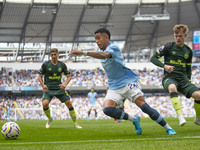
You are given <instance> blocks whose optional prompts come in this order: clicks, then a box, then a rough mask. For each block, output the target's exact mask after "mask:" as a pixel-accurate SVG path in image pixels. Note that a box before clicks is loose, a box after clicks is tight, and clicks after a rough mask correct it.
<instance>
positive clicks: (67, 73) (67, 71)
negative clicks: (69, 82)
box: [62, 63, 70, 77]
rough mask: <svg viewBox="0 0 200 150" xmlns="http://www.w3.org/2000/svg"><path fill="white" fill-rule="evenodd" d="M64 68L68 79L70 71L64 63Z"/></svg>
mask: <svg viewBox="0 0 200 150" xmlns="http://www.w3.org/2000/svg"><path fill="white" fill-rule="evenodd" d="M62 66H63V73H64V74H65V75H66V76H67V77H68V76H69V75H70V71H69V69H68V68H67V66H66V65H65V63H62Z"/></svg>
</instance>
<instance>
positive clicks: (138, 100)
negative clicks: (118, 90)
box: [126, 82, 176, 135]
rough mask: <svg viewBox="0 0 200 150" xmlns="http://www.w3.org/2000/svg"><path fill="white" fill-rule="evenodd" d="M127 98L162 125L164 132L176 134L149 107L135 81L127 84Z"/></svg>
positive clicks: (156, 112)
mask: <svg viewBox="0 0 200 150" xmlns="http://www.w3.org/2000/svg"><path fill="white" fill-rule="evenodd" d="M126 95H127V99H129V100H130V101H132V102H134V103H135V104H136V105H137V106H138V107H140V109H141V110H142V111H143V112H144V113H146V114H148V115H149V117H150V118H151V119H152V120H154V121H155V122H157V123H158V124H160V125H161V126H163V127H164V128H165V130H166V132H167V133H168V134H169V135H171V134H176V132H175V131H174V130H173V129H172V128H171V127H170V126H169V125H168V124H167V123H166V122H165V120H164V119H163V118H162V116H161V115H160V114H159V113H158V111H157V110H155V109H153V108H151V107H150V106H149V105H148V104H147V103H146V101H145V99H144V96H143V95H144V93H143V92H142V91H141V88H140V86H139V85H138V83H137V82H133V83H129V84H128V85H127V92H126Z"/></svg>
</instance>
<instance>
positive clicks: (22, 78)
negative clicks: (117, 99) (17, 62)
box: [0, 66, 200, 87]
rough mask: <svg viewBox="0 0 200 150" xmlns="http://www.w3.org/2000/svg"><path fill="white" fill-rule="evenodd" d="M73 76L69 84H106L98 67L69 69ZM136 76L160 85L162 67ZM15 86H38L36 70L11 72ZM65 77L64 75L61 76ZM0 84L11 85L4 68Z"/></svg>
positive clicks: (199, 78)
mask: <svg viewBox="0 0 200 150" xmlns="http://www.w3.org/2000/svg"><path fill="white" fill-rule="evenodd" d="M70 71H71V75H72V76H73V78H72V80H71V81H70V83H69V86H89V87H91V86H107V77H106V76H105V72H104V71H103V70H102V69H100V68H97V69H93V70H70ZM133 71H134V72H135V73H136V74H137V75H138V76H139V81H140V84H141V85H157V86H161V79H162V75H163V70H162V69H143V70H133ZM199 74H200V66H193V67H192V82H193V83H195V84H200V75H199ZM12 76H13V78H14V82H15V84H16V86H18V87H20V86H36V87H38V86H40V83H39V80H38V70H16V71H15V72H12ZM62 79H63V80H64V79H65V76H63V78H62ZM0 86H12V81H11V79H10V77H9V73H8V71H7V70H6V69H3V68H2V69H1V71H0Z"/></svg>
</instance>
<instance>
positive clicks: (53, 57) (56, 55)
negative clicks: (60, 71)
mask: <svg viewBox="0 0 200 150" xmlns="http://www.w3.org/2000/svg"><path fill="white" fill-rule="evenodd" d="M50 55H51V59H52V60H53V61H55V60H58V56H59V54H58V53H56V52H51V54H50Z"/></svg>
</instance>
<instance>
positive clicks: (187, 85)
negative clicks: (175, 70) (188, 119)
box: [178, 79, 199, 98]
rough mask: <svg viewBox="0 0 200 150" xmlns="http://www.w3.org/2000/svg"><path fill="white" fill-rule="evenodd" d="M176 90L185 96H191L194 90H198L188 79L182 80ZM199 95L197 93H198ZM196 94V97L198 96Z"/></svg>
mask: <svg viewBox="0 0 200 150" xmlns="http://www.w3.org/2000/svg"><path fill="white" fill-rule="evenodd" d="M178 90H179V91H180V92H181V93H182V94H183V95H185V96H186V97H187V98H190V97H192V95H193V93H194V92H196V91H199V89H198V88H197V86H196V85H194V84H193V83H192V82H191V81H190V80H189V79H185V80H184V81H183V80H182V82H181V83H180V85H179V88H178ZM198 95H199V93H198ZM198 95H196V96H197V97H196V98H198V97H199V96H198ZM193 98H195V97H193Z"/></svg>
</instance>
